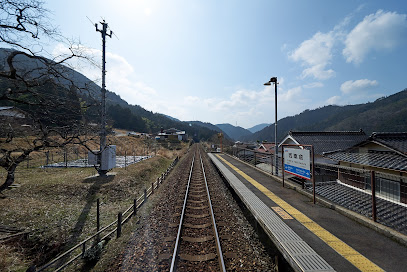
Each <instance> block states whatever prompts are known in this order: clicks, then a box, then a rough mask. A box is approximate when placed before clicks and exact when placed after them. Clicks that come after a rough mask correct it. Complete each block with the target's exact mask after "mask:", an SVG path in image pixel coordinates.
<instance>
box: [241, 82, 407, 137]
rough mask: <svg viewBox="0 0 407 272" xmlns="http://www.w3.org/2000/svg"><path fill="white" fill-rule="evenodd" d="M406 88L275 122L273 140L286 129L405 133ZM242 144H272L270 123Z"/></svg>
mask: <svg viewBox="0 0 407 272" xmlns="http://www.w3.org/2000/svg"><path fill="white" fill-rule="evenodd" d="M406 120H407V89H404V90H403V91H401V92H398V93H396V94H393V95H390V96H388V97H382V98H379V99H377V100H376V101H375V102H372V103H366V104H358V105H349V106H332V105H331V106H325V107H321V108H318V109H315V110H305V111H303V112H302V113H300V114H297V115H295V116H290V117H285V118H283V119H281V120H279V121H278V126H277V129H278V133H277V139H278V141H281V140H282V139H283V138H284V137H285V136H286V135H287V133H288V132H289V131H290V130H295V131H335V130H347V131H349V130H359V129H363V130H364V131H365V132H366V134H371V133H372V132H400V131H407V123H406ZM244 140H245V141H257V140H260V141H263V140H267V141H273V142H274V124H271V125H270V126H268V127H266V128H264V129H263V130H261V131H258V132H256V133H254V134H252V136H250V137H245V138H244Z"/></svg>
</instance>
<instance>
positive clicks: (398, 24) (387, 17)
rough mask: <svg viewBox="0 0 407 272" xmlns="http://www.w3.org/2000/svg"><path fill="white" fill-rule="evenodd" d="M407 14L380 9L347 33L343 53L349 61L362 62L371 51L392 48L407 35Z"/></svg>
mask: <svg viewBox="0 0 407 272" xmlns="http://www.w3.org/2000/svg"><path fill="white" fill-rule="evenodd" d="M406 19H407V15H406V14H398V13H396V12H384V11H382V10H378V11H377V12H376V13H375V14H370V15H368V16H366V17H365V18H364V19H363V21H362V22H360V23H359V24H358V25H356V27H355V28H354V29H353V30H352V31H351V32H350V33H349V34H348V35H347V37H346V40H345V48H344V49H343V51H342V53H343V55H344V57H345V58H346V61H347V62H354V63H356V64H358V63H361V62H362V61H363V60H364V58H365V57H366V55H367V54H368V53H369V52H370V51H373V50H375V51H381V50H391V49H393V48H394V47H396V46H397V45H398V44H400V43H401V39H405V36H406V35H407V20H406Z"/></svg>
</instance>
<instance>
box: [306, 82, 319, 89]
mask: <svg viewBox="0 0 407 272" xmlns="http://www.w3.org/2000/svg"><path fill="white" fill-rule="evenodd" d="M303 87H304V88H305V89H312V88H322V87H324V83H322V82H312V83H309V84H305V85H303Z"/></svg>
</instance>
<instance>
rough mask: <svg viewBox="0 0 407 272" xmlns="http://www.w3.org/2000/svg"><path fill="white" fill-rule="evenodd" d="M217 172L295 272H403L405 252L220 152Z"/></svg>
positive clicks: (213, 157) (402, 247) (406, 268)
mask: <svg viewBox="0 0 407 272" xmlns="http://www.w3.org/2000/svg"><path fill="white" fill-rule="evenodd" d="M209 157H210V159H211V160H212V161H213V163H214V164H215V166H216V167H217V168H218V170H219V171H220V172H221V173H222V175H223V176H224V177H225V179H226V180H227V182H228V183H229V184H230V186H231V188H233V190H234V191H235V193H236V194H237V195H238V196H239V197H240V198H241V201H242V202H243V203H244V204H245V206H246V207H247V208H248V210H249V211H250V212H251V213H252V214H253V216H254V217H255V219H256V221H257V222H258V223H259V224H260V225H261V226H262V227H263V229H264V231H265V232H266V234H267V235H268V236H269V237H270V239H271V240H272V241H273V243H274V244H275V245H276V247H277V248H278V249H279V251H280V252H281V253H282V255H283V256H284V258H285V259H286V261H287V262H288V263H289V264H290V265H291V266H292V267H293V269H294V270H295V271H407V266H406V260H407V247H406V246H405V245H403V244H402V243H399V242H397V241H395V240H393V239H390V238H388V237H387V236H384V235H382V234H380V233H379V232H377V231H375V230H373V229H371V228H368V227H366V226H365V225H362V224H360V223H358V222H357V221H354V220H352V219H350V218H349V217H346V216H344V215H343V214H341V213H339V212H338V211H336V210H333V209H330V208H329V207H327V206H324V205H319V204H318V202H317V204H313V201H312V199H310V198H309V197H307V196H305V195H303V194H300V193H298V192H297V191H295V190H292V189H289V188H284V187H282V184H281V183H280V182H278V181H277V180H276V179H275V178H274V177H273V176H270V175H267V174H266V173H264V172H262V171H259V170H258V169H256V168H254V167H253V166H250V165H248V164H246V163H244V162H241V161H240V160H238V159H236V158H233V157H231V156H229V155H225V154H222V153H218V154H215V153H209Z"/></svg>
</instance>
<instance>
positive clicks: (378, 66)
mask: <svg viewBox="0 0 407 272" xmlns="http://www.w3.org/2000/svg"><path fill="white" fill-rule="evenodd" d="M45 5H46V7H47V8H48V9H49V10H50V11H51V12H52V16H51V17H52V21H53V22H54V23H55V25H57V26H59V28H60V30H61V32H62V33H63V34H64V35H65V36H67V37H69V38H74V39H77V40H80V42H81V44H82V46H84V47H86V48H87V49H88V50H89V52H92V53H94V54H96V55H97V56H99V55H100V51H101V38H100V33H97V32H96V31H95V28H94V26H92V24H91V22H90V21H89V20H88V19H87V17H89V19H90V20H91V21H93V22H99V21H100V20H101V19H102V18H104V19H105V20H106V22H107V23H109V27H110V28H111V29H112V30H113V32H114V33H115V35H116V36H117V37H118V38H116V37H113V38H112V39H108V41H107V52H108V54H107V64H106V67H107V71H108V72H107V88H108V89H109V90H111V91H114V92H115V93H117V94H119V95H120V96H121V97H122V98H123V99H125V100H126V101H127V102H129V103H130V104H138V105H141V106H142V107H144V108H145V109H147V110H151V111H154V112H159V113H164V114H168V115H171V116H173V117H176V118H178V119H180V120H183V121H187V120H199V121H204V122H211V123H214V124H218V123H230V124H233V125H236V124H237V125H239V126H242V127H245V128H248V127H251V126H254V125H256V124H259V123H272V122H274V87H273V86H271V87H265V86H263V83H265V82H266V81H268V80H269V79H270V77H272V76H277V77H278V80H279V85H278V118H279V119H280V118H283V117H285V116H290V115H295V114H299V113H301V112H302V111H303V110H305V109H315V108H317V107H321V106H324V105H329V104H337V105H347V104H356V103H365V102H368V101H371V102H372V101H374V100H376V99H377V98H379V97H382V96H387V95H390V94H393V93H396V92H399V91H401V90H403V89H404V88H407V84H406V79H405V78H406V76H405V75H406V72H405V65H406V63H407V50H405V48H406V45H407V15H406V14H407V2H405V1H357V0H353V1H347V0H345V1H326V0H309V1H300V0H297V1H289V0H288V1H238V0H235V1H232V0H223V1H215V0H205V1H203V0H201V1H197V0H195V1H191V0H172V1H155V0H149V1H141V0H140V1H130V0H129V1H124V0H116V1H107V0H105V1H103V0H98V1H93V0H91V1H77V0H71V1H46V4H45ZM49 47H50V49H49V50H50V51H52V52H53V53H54V54H58V53H60V52H63V51H64V50H66V49H65V47H64V45H62V44H49ZM79 70H81V71H82V72H83V73H84V74H85V75H87V76H88V77H90V78H91V79H99V80H100V71H99V70H98V69H96V68H84V67H82V68H81V69H80V68H79Z"/></svg>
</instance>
